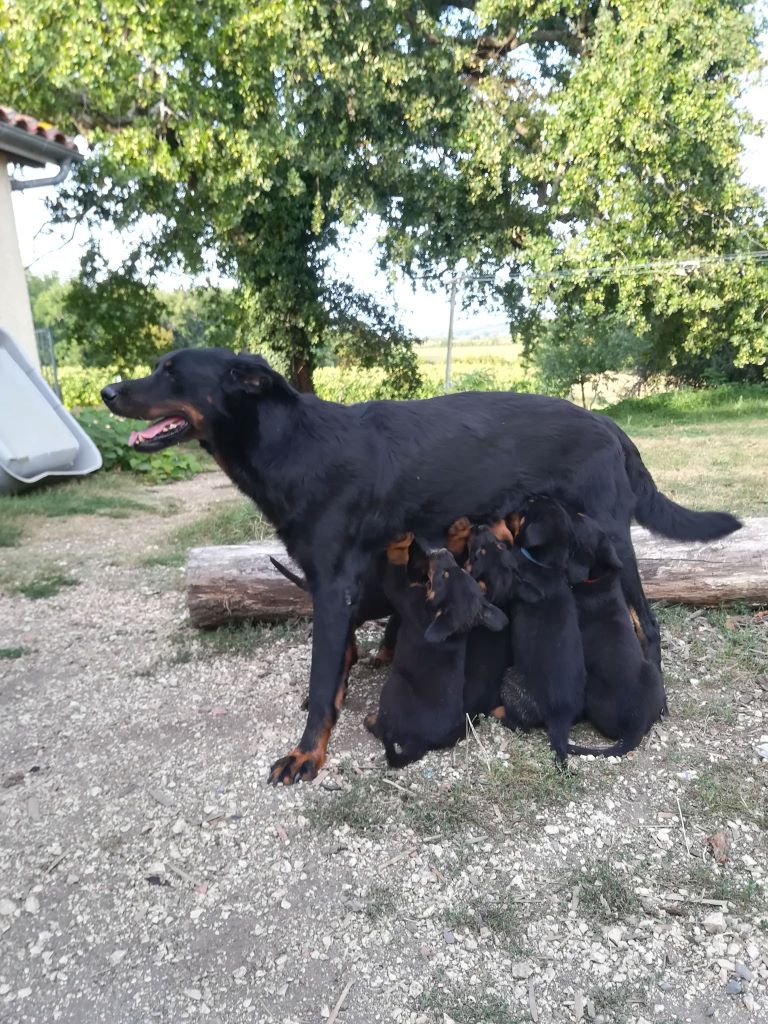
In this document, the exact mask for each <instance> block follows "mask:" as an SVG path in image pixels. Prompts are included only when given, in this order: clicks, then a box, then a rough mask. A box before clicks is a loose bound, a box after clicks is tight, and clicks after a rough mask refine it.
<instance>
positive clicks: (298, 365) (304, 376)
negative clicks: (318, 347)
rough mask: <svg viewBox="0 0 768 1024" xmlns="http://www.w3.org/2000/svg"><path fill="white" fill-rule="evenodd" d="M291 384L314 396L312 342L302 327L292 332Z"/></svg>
mask: <svg viewBox="0 0 768 1024" xmlns="http://www.w3.org/2000/svg"><path fill="white" fill-rule="evenodd" d="M290 361H291V370H290V373H291V383H292V384H293V386H294V387H295V388H298V390H299V391H304V392H305V393H308V394H314V392H315V385H314V382H313V380H312V375H313V373H314V369H315V361H314V359H313V358H312V348H311V342H310V340H309V336H308V335H307V332H306V331H305V330H304V328H302V327H296V328H294V329H293V330H292V331H291V351H290Z"/></svg>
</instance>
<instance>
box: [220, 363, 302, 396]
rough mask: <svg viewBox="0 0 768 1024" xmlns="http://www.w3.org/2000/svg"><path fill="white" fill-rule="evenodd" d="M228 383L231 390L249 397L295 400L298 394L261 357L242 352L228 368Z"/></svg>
mask: <svg viewBox="0 0 768 1024" xmlns="http://www.w3.org/2000/svg"><path fill="white" fill-rule="evenodd" d="M226 372H227V381H226V383H227V384H228V385H229V386H230V388H231V389H233V390H237V391H240V392H242V393H243V394H247V395H254V396H257V395H266V394H270V393H272V394H280V395H283V396H287V397H292V398H295V397H296V395H297V394H298V392H297V391H295V390H294V388H292V387H291V385H290V384H289V383H288V381H287V380H286V379H285V377H283V376H281V375H280V374H279V373H278V372H277V370H273V369H272V367H271V366H270V365H269V364H268V363H266V362H265V361H264V360H263V359H261V358H260V357H259V356H253V355H250V354H249V353H248V352H241V353H240V355H239V356H238V357H237V359H234V360H232V362H231V363H230V364H229V366H228V367H227V371H226Z"/></svg>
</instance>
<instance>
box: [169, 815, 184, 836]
mask: <svg viewBox="0 0 768 1024" xmlns="http://www.w3.org/2000/svg"><path fill="white" fill-rule="evenodd" d="M186 827H187V823H186V821H184V819H183V818H177V819H176V821H174V823H173V825H171V832H173V834H174V835H175V836H180V835H181V833H182V832H183V831H184V829H185V828H186Z"/></svg>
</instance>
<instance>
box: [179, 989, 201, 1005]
mask: <svg viewBox="0 0 768 1024" xmlns="http://www.w3.org/2000/svg"><path fill="white" fill-rule="evenodd" d="M184 995H185V996H186V997H187V999H194V1000H195V1002H197V1001H198V1000H199V999H202V998H203V993H202V992H201V991H200V989H199V988H185V989H184Z"/></svg>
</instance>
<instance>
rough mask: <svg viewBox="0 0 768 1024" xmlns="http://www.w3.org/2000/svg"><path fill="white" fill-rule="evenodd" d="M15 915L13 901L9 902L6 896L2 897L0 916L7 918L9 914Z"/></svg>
mask: <svg viewBox="0 0 768 1024" xmlns="http://www.w3.org/2000/svg"><path fill="white" fill-rule="evenodd" d="M15 913H16V904H15V903H14V902H13V900H9V899H8V897H7V896H3V898H2V899H1V900H0V914H3V915H5V916H6V917H9V916H10V915H11V914H15Z"/></svg>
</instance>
